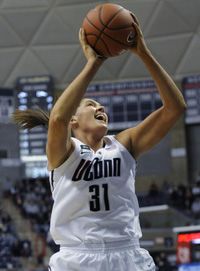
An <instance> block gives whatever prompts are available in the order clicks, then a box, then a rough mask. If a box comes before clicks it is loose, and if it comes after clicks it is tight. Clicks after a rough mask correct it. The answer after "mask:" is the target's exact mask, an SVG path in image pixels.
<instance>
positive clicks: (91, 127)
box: [76, 99, 108, 134]
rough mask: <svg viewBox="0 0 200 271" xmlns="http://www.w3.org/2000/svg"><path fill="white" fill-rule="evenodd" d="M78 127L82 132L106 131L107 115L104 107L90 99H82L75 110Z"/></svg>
mask: <svg viewBox="0 0 200 271" xmlns="http://www.w3.org/2000/svg"><path fill="white" fill-rule="evenodd" d="M76 117H77V122H78V125H79V128H80V129H81V130H83V131H84V132H93V131H95V132H97V131H99V132H100V133H102V132H103V133H104V134H105V133H106V132H107V129H108V116H107V114H106V113H105V109H104V107H103V106H102V105H101V104H99V103H98V102H96V101H94V100H92V99H83V100H82V101H81V103H80V106H79V107H78V109H77V112H76Z"/></svg>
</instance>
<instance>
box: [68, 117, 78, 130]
mask: <svg viewBox="0 0 200 271" xmlns="http://www.w3.org/2000/svg"><path fill="white" fill-rule="evenodd" d="M70 126H71V128H72V129H76V128H78V121H77V116H75V115H74V116H72V118H71V120H70Z"/></svg>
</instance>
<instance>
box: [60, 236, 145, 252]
mask: <svg viewBox="0 0 200 271" xmlns="http://www.w3.org/2000/svg"><path fill="white" fill-rule="evenodd" d="M136 247H140V244H139V239H128V240H120V241H109V242H106V241H102V242H98V243H94V242H82V243H80V244H77V245H60V250H67V249H70V250H77V251H92V252H100V251H111V250H126V249H130V248H136Z"/></svg>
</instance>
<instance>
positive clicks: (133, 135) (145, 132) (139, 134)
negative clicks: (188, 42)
mask: <svg viewBox="0 0 200 271" xmlns="http://www.w3.org/2000/svg"><path fill="white" fill-rule="evenodd" d="M133 18H134V21H135V22H134V27H135V29H136V32H137V40H136V45H135V46H134V47H133V48H132V49H131V51H132V52H133V53H135V54H136V55H137V56H138V57H140V59H141V60H142V61H143V63H144V64H145V66H146V68H147V70H148V71H149V73H150V75H151V76H152V78H153V80H154V81H155V84H156V86H157V89H158V91H159V94H160V97H161V100H162V103H163V106H162V107H161V108H159V109H157V110H156V111H154V112H153V113H151V114H150V115H149V116H148V117H147V118H146V119H145V120H143V121H142V122H141V123H140V124H139V125H137V126H136V127H134V128H130V129H127V130H125V131H123V132H121V133H119V134H118V135H117V136H116V138H117V139H118V140H119V141H120V142H121V143H122V144H123V145H125V146H126V147H127V148H128V149H129V151H130V152H131V153H132V155H133V156H134V157H135V158H137V157H138V156H140V155H141V154H142V153H144V152H145V151H148V150H149V149H151V148H152V147H153V146H154V145H155V144H157V143H158V142H159V141H160V140H161V139H162V138H163V137H164V136H165V135H166V134H167V132H168V131H169V130H170V128H172V126H173V125H174V124H175V122H176V121H177V120H178V118H179V117H180V116H181V114H182V113H183V111H184V110H185V108H186V104H185V101H184V98H183V96H182V94H181V92H180V90H179V89H178V88H177V86H176V85H175V83H174V81H173V80H172V78H171V77H170V76H169V75H168V73H167V72H166V71H165V70H164V69H163V67H162V66H161V65H160V64H159V63H158V61H157V60H156V59H155V58H154V56H153V55H152V53H151V52H150V50H149V49H148V48H147V46H146V44H145V41H144V38H143V34H142V31H141V29H140V26H139V22H138V20H137V18H135V16H133Z"/></svg>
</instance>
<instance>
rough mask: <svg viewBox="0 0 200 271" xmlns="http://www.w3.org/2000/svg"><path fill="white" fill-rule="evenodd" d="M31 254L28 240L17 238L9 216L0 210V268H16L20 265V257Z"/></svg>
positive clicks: (26, 256)
mask: <svg viewBox="0 0 200 271" xmlns="http://www.w3.org/2000/svg"><path fill="white" fill-rule="evenodd" d="M31 254H32V250H31V243H30V241H29V240H22V239H20V238H19V236H18V234H17V231H16V227H15V224H14V222H13V221H12V219H11V217H10V216H9V215H8V213H7V212H6V211H4V210H0V269H2V268H4V269H6V270H16V269H17V268H20V267H21V262H20V258H21V257H25V258H28V257H30V256H31Z"/></svg>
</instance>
